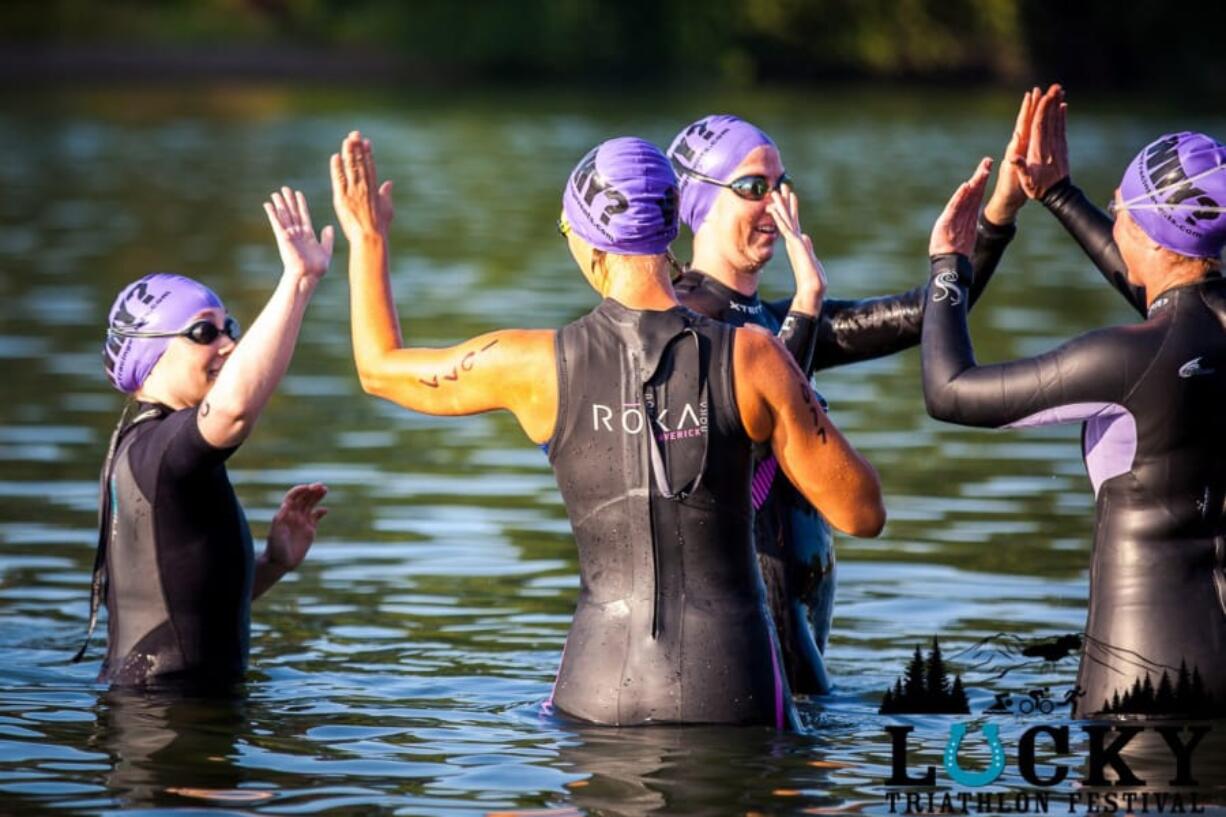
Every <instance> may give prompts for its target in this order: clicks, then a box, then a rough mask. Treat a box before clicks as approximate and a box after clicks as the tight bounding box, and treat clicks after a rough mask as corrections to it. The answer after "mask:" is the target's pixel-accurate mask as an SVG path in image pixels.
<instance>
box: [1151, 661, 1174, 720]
mask: <svg viewBox="0 0 1226 817" xmlns="http://www.w3.org/2000/svg"><path fill="white" fill-rule="evenodd" d="M1154 713H1155V714H1158V715H1172V714H1174V713H1175V690H1174V688H1173V687H1172V686H1171V676H1170V675H1169V674H1167V671H1166V670H1163V671H1162V680H1161V681H1159V682H1158V692H1157V693H1156V694H1155V695H1154Z"/></svg>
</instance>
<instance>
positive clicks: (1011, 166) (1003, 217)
mask: <svg viewBox="0 0 1226 817" xmlns="http://www.w3.org/2000/svg"><path fill="white" fill-rule="evenodd" d="M1042 97H1043V92H1042V91H1040V90H1039V89H1038V87H1037V86H1036V87H1035V88H1032V89H1031V90H1029V91H1027V92H1026V93H1025V95H1024V96H1023V97H1022V105H1021V107H1020V108H1019V109H1018V112H1017V121H1016V122H1014V125H1013V135H1012V136H1010V137H1009V144H1007V145H1006V146H1005V156H1004V159H1003V160H1002V161H1001V163H1000V166H999V168H998V170H997V173H996V187H995V189H994V190H993V191H992V196H991V198H989V199H988V203H987V206H986V207H984V210H983V214H984V216H986V217H987V219H988V221H990V222H992V223H993V224H998V225H1004V224H1012V223H1013V221H1014V220H1015V219H1016V218H1017V211H1018V210H1020V209H1022V206H1023V205H1025V204H1026V199H1027V195H1026V190H1025V188H1024V187H1022V180H1021V179H1020V178H1019V176H1018V172H1017V163H1018V162H1019V161H1020V162H1022V163H1023V164H1024V163H1025V159H1026V154H1027V151H1028V150H1029V147H1030V123H1031V122H1032V121H1033V120H1034V114H1035V111H1036V110H1037V109H1038V106H1039V100H1040V99H1042Z"/></svg>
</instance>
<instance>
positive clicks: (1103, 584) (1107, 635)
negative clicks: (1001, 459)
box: [923, 187, 1226, 714]
mask: <svg viewBox="0 0 1226 817" xmlns="http://www.w3.org/2000/svg"><path fill="white" fill-rule="evenodd" d="M1064 195H1066V196H1067V197H1068V198H1063V199H1060V201H1063V202H1064V205H1067V206H1069V207H1072V208H1073V210H1072V211H1070V212H1071V213H1072V215H1069V213H1066V215H1065V218H1074V219H1076V220H1078V222H1079V223H1080V224H1081V226H1082V227H1083V228H1086V227H1087V225H1090V226H1091V227H1092V225H1093V224H1094V223H1095V222H1096V221H1097V224H1098V227H1094V228H1093V229H1090V228H1087V229H1084V230H1083V231H1082V232H1080V233H1078V237H1079V240H1083V244H1085V245H1086V246H1087V248H1088V249H1091V250H1092V252H1094V253H1095V254H1096V255H1097V256H1098V258H1099V259H1102V267H1103V269H1104V272H1105V273H1106V274H1108V277H1109V278H1111V277H1112V273H1113V272H1115V273H1121V276H1122V271H1123V265H1122V263H1121V264H1119V265H1118V266H1117V267H1115V265H1114V264H1112V263H1110V261H1109V259H1110V256H1111V255H1112V253H1114V255H1115V256H1116V257H1117V258H1118V250H1116V249H1115V248H1114V245H1110V246H1109V247H1108V246H1107V245H1106V244H1104V243H1103V238H1104V237H1103V232H1102V229H1101V228H1102V222H1101V220H1097V219H1095V217H1094V213H1092V212H1090V209H1089V208H1088V207H1087V206H1086V205H1085V204H1084V197H1081V198H1082V203H1078V202H1076V201H1075V200H1074V199H1075V198H1076V196H1074V195H1073V191H1070V190H1069V189H1068V188H1067V187H1066V188H1064ZM1078 195H1079V193H1078ZM1057 203H1058V204H1059V202H1057ZM1062 220H1064V219H1062ZM1066 223H1068V222H1067V221H1066ZM1108 224H1109V222H1108ZM1112 267H1115V269H1112ZM932 272H933V279H932V285H931V286H930V289H929V292H930V295H929V299H928V305H927V314H926V316H925V320H924V332H923V333H924V349H923V369H924V397H925V400H926V401H927V404H928V410H929V412H930V413H931V414H932V415H933V416H934V417H936V418H938V419H941V420H947V421H950V422H956V423H961V424H964V425H974V426H984V427H991V428H1000V427H1020V426H1031V425H1041V424H1049V423H1063V422H1084V426H1083V431H1082V448H1083V452H1084V456H1085V461H1086V469H1087V471H1088V472H1089V476H1090V481H1091V483H1092V484H1093V487H1094V492H1095V495H1096V503H1095V507H1096V517H1097V523H1096V530H1095V535H1094V550H1093V557H1092V563H1091V568H1090V601H1089V607H1090V609H1089V616H1088V623H1087V625H1086V636H1085V643H1084V651H1083V654H1082V661H1081V667H1080V670H1079V673H1078V681H1077V683H1078V686H1079V687H1080V688H1081V690H1082V691H1083V692H1084V697H1083V698H1082V699H1081V701H1082V703H1081V704H1080V705H1079V706H1078V711H1079V713H1080V714H1087V713H1094V712H1100V711H1103V710H1104V709H1106V708H1108V707H1109V706H1110V705H1111V703H1112V702H1113V701H1114V699H1115V696H1116V695H1117V694H1118V695H1119V696H1121V698H1123V697H1125V696H1126V694H1127V693H1128V692H1129V691H1130V690H1131V689H1132V688H1133V686H1134V683H1135V684H1136V686H1137V688H1138V689H1142V688H1143V687H1144V684H1145V678H1146V676H1148V677H1149V679H1150V683H1151V684H1152V688H1151V691H1152V689H1160V687H1161V678H1162V675H1163V673H1164V672H1165V673H1166V674H1167V676H1168V678H1169V681H1170V683H1171V684H1172V687H1175V686H1177V685H1178V682H1179V678H1180V675H1181V666H1185V665H1186V668H1187V676H1188V678H1191V679H1195V678H1196V677H1197V676H1199V679H1200V681H1199V683H1200V684H1201V685H1203V686H1204V687H1205V688H1206V689H1207V691H1208V692H1210V693H1211V694H1212V695H1213V696H1214V697H1215V699H1216V703H1217V704H1218V706H1219V707H1220V706H1221V704H1222V703H1223V702H1226V572H1224V566H1226V428H1224V427H1223V424H1222V419H1221V418H1222V406H1223V405H1224V404H1226V281H1224V280H1223V279H1221V278H1220V277H1214V278H1210V279H1207V280H1205V281H1203V282H1200V283H1196V284H1192V285H1188V286H1182V287H1176V288H1173V289H1170V290H1167V291H1166V292H1164V293H1161V294H1160V296H1159V297H1158V298H1156V299H1155V300H1154V303H1153V305H1152V306H1151V307H1150V309H1149V310H1148V317H1147V318H1146V319H1145V320H1144V321H1143V322H1141V323H1139V324H1134V325H1129V326H1117V327H1111V328H1107V329H1100V330H1097V331H1093V332H1089V333H1087V334H1084V335H1081V336H1080V337H1077V338H1074V339H1073V340H1071V341H1069V342H1068V343H1065V344H1064V345H1062V346H1060V347H1058V348H1056V349H1055V350H1053V351H1051V352H1048V353H1046V354H1044V355H1039V356H1037V357H1033V358H1028V359H1024V360H1018V361H1013V362H1010V363H1002V364H996V365H991V366H976V364H975V360H974V355H973V350H972V348H971V341H970V336H969V333H968V332H967V328H966V310H965V308H964V304H965V303H966V300H967V292H966V287H967V282H968V279H969V274H970V272H969V264H968V262H967V261H966V259H965V258H963V257H961V256H953V255H945V256H939V257H937V258H935V259H933V263H932ZM1113 283H1115V285H1116V287H1117V289H1120V291H1121V292H1123V293H1124V294H1125V295H1126V296H1127V297H1129V299H1130V301H1133V303H1134V305H1135V303H1136V302H1135V300H1133V299H1135V298H1137V297H1140V298H1141V302H1142V303H1144V293H1143V291H1140V290H1138V289H1137V288H1135V287H1130V286H1128V284H1127V281H1126V280H1124V279H1123V278H1122V277H1119V276H1117V277H1115V278H1114V280H1113ZM1186 680H1187V679H1185V681H1186ZM1192 685H1193V686H1195V685H1196V684H1192ZM1185 714H1208V713H1207V712H1204V711H1201V712H1193V713H1185Z"/></svg>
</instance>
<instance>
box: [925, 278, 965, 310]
mask: <svg viewBox="0 0 1226 817" xmlns="http://www.w3.org/2000/svg"><path fill="white" fill-rule="evenodd" d="M932 283H933V285H934V286H936V288H937V292H935V293H934V294H933V296H932V302H933V303H934V304H935V303H940V302H941V301H944V300H946V299H948V300H949V305H950V306H957V305H958V304H960V303H962V291H961V290H959V289H958V273H956V272H953V271H950V270H946V271H945V272H942V273H940V274H938V275H937V277H936V278H933V279H932Z"/></svg>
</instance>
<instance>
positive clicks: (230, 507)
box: [98, 403, 255, 687]
mask: <svg viewBox="0 0 1226 817" xmlns="http://www.w3.org/2000/svg"><path fill="white" fill-rule="evenodd" d="M137 409H138V411H137V414H136V416H137V417H138V418H140V419H141V421H140V422H137V423H128V424H125V425H123V426H121V428H120V429H119V431H118V432H117V433H118V439H117V441H116V442H115V444H114V445H115V447H114V449H113V451H114V454H113V457H109V458H108V466H109V469H108V468H107V467H106V466H104V473H103V479H102V483H103V486H104V493H103V498H102V501H103V503H104V504H103V507H102V514H101V516H102V533H101V535H100V544H99V547H100V554H101V560H102V562H103V564H104V565H105V575H106V586H107V590H106V605H107V610H108V612H109V619H108V623H107V654H106V659H105V660H104V661H103V662H102V671H101V673H100V674H99V676H98V680H99V681H101V682H110V683H112V684H115V685H122V686H162V685H176V686H179V685H182V686H192V687H201V686H205V687H209V686H225V685H228V684H231V683H233V682H236V681H238V680H240V679H241V677H242V674H243V671H244V669H245V668H246V665H247V645H248V637H249V633H250V627H251V587H252V581H253V577H254V571H255V568H254V557H253V552H252V543H251V532H250V530H249V528H248V527H247V519H246V517H245V516H244V514H243V510H242V508H241V507H240V506H239V503H238V498H237V497H236V496H235V495H234V488H233V487H232V486H231V485H230V480H229V477H228V476H227V474H226V468H225V461H226V459H227V458H228V457H229V456H230V455H231V454H232V453H233V452H234V451H235V450H236V449H235V448H227V449H218V448H214V447H213V446H211V445H210V444H209V443H208V442H207V441H206V440H205V439H204V437H203V436H201V434H200V430H199V428H198V427H197V425H196V409H194V408H191V409H183V410H181V411H170V410H169V409H166V408H165V407H160V406H155V405H153V404H147V403H142V404H138V405H137ZM108 471H109V472H108ZM99 566H100V567H101V565H99Z"/></svg>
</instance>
